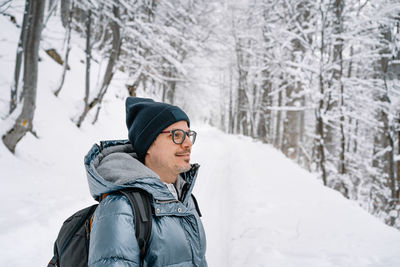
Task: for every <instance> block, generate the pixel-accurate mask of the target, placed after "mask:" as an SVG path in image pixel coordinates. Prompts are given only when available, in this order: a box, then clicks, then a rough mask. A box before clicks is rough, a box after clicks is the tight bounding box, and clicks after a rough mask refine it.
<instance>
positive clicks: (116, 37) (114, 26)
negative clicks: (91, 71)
mask: <svg viewBox="0 0 400 267" xmlns="http://www.w3.org/2000/svg"><path fill="white" fill-rule="evenodd" d="M113 14H114V18H115V19H114V20H113V21H112V22H111V23H110V28H111V31H112V35H113V41H112V48H111V54H110V58H109V60H108V64H107V69H106V72H105V73H104V79H103V83H102V85H101V88H100V91H99V94H98V96H97V97H96V98H95V99H93V101H92V102H91V103H90V105H89V107H90V108H92V107H94V106H95V105H96V104H97V105H98V107H97V111H96V115H95V118H94V120H93V122H92V123H93V124H94V123H96V121H97V119H98V117H99V112H100V109H101V104H102V102H103V98H104V95H105V94H106V92H107V89H108V86H109V85H110V83H111V80H112V78H113V76H114V72H115V65H116V63H117V61H118V58H119V54H120V51H121V44H122V39H121V31H120V25H119V23H118V21H119V3H118V0H115V2H114V6H113Z"/></svg>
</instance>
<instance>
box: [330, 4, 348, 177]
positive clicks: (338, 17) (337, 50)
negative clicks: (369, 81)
mask: <svg viewBox="0 0 400 267" xmlns="http://www.w3.org/2000/svg"><path fill="white" fill-rule="evenodd" d="M343 8H344V2H343V0H335V3H334V9H335V26H334V32H335V34H336V35H337V36H338V37H337V38H336V40H335V42H334V43H335V45H334V47H333V50H334V51H333V61H334V63H336V64H338V65H339V68H338V69H334V71H333V79H334V82H336V83H338V84H339V87H340V92H339V98H340V99H339V113H340V123H339V124H340V126H339V128H340V152H339V167H338V171H339V174H344V173H345V172H346V170H345V142H346V139H345V135H344V120H345V119H344V114H343V110H344V108H345V106H344V85H343V81H342V77H343V38H342V37H341V34H343V15H342V14H343Z"/></svg>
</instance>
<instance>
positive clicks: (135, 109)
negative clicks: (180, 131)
mask: <svg viewBox="0 0 400 267" xmlns="http://www.w3.org/2000/svg"><path fill="white" fill-rule="evenodd" d="M125 108H126V126H127V127H128V138H129V141H130V142H131V144H132V146H133V149H134V150H135V152H136V154H137V156H138V158H139V160H140V161H141V162H144V158H145V156H146V152H147V150H148V149H149V147H150V146H151V144H152V143H153V141H154V140H155V139H156V138H157V136H158V134H159V133H160V132H162V131H163V130H164V129H165V128H167V127H168V126H169V125H171V124H173V123H175V122H178V121H186V122H187V124H188V126H189V127H190V121H189V118H188V116H187V115H186V113H185V112H184V111H183V110H182V109H180V108H179V107H177V106H173V105H170V104H166V103H161V102H155V101H154V100H152V99H149V98H139V97H128V98H127V99H126V101H125Z"/></svg>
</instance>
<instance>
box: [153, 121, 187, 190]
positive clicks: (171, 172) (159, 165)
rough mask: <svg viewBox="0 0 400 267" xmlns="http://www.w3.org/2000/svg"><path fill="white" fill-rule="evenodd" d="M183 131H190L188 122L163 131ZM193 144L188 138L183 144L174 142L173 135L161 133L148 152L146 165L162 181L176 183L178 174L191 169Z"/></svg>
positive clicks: (173, 125) (178, 123)
mask: <svg viewBox="0 0 400 267" xmlns="http://www.w3.org/2000/svg"><path fill="white" fill-rule="evenodd" d="M175 129H181V130H184V131H185V132H187V131H189V127H188V125H187V122H186V121H178V122H176V123H173V124H171V125H170V126H168V127H167V128H165V129H164V130H163V132H165V131H171V130H175ZM191 149H192V142H191V141H190V139H189V138H188V137H187V136H186V138H185V140H184V141H183V143H182V144H179V145H178V144H175V143H174V142H173V141H172V133H161V134H159V135H158V136H157V138H156V139H155V140H154V142H153V144H152V145H151V146H150V148H149V149H148V150H147V153H146V157H145V165H146V166H147V167H149V168H150V169H151V170H153V171H154V172H155V173H157V174H158V175H159V176H160V178H161V181H163V182H166V183H174V182H175V180H176V178H177V176H178V174H180V173H181V172H185V171H187V170H189V169H190V163H189V162H190V152H191Z"/></svg>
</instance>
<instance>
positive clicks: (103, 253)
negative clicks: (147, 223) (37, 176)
mask: <svg viewBox="0 0 400 267" xmlns="http://www.w3.org/2000/svg"><path fill="white" fill-rule="evenodd" d="M135 156H136V154H135V153H134V151H133V148H132V145H131V144H130V143H129V141H128V140H116V141H103V142H101V144H100V145H94V146H93V147H92V149H91V150H90V151H89V153H88V154H87V155H86V156H85V167H86V172H87V177H88V183H89V189H90V193H91V195H92V196H93V198H94V199H99V197H100V196H102V195H103V194H108V195H107V196H106V197H105V198H104V199H103V200H102V201H101V202H100V204H99V206H98V207H97V209H96V211H95V213H94V216H93V222H92V228H91V232H90V243H89V262H88V265H89V267H106V266H107V267H117V266H118V267H119V266H121V267H122V266H124V267H125V266H171V267H172V266H173V267H184V266H199V267H200V266H201V267H203V266H207V262H206V258H205V252H206V237H205V232H204V229H203V225H202V223H201V220H200V217H199V215H198V213H197V211H196V207H195V204H194V202H193V198H192V197H191V192H192V190H193V186H194V183H195V180H196V177H197V171H198V168H199V165H197V164H192V167H191V169H190V170H189V171H187V172H185V173H182V174H180V175H179V176H178V182H177V183H176V184H177V185H178V186H177V187H178V190H177V191H178V192H179V193H178V194H180V197H179V200H177V199H176V198H175V197H174V196H173V194H172V193H171V192H170V190H169V189H168V188H167V186H166V185H165V184H164V183H162V182H161V181H160V178H159V177H158V176H157V174H155V173H154V172H153V171H152V170H150V169H149V168H147V167H146V166H145V165H144V164H142V163H141V162H140V161H138V160H137V159H136V158H135ZM134 187H136V188H140V189H143V190H146V191H147V192H148V193H150V194H151V196H152V201H151V202H152V203H151V205H152V208H153V221H152V230H151V235H150V239H149V242H148V246H147V250H146V251H147V252H146V255H145V257H144V259H143V262H141V260H140V255H139V246H138V242H137V240H136V236H135V226H134V223H133V216H134V215H133V212H132V208H131V207H130V204H129V202H128V200H127V199H126V197H125V196H123V195H120V194H109V193H112V192H114V191H117V190H121V189H124V188H134Z"/></svg>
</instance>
